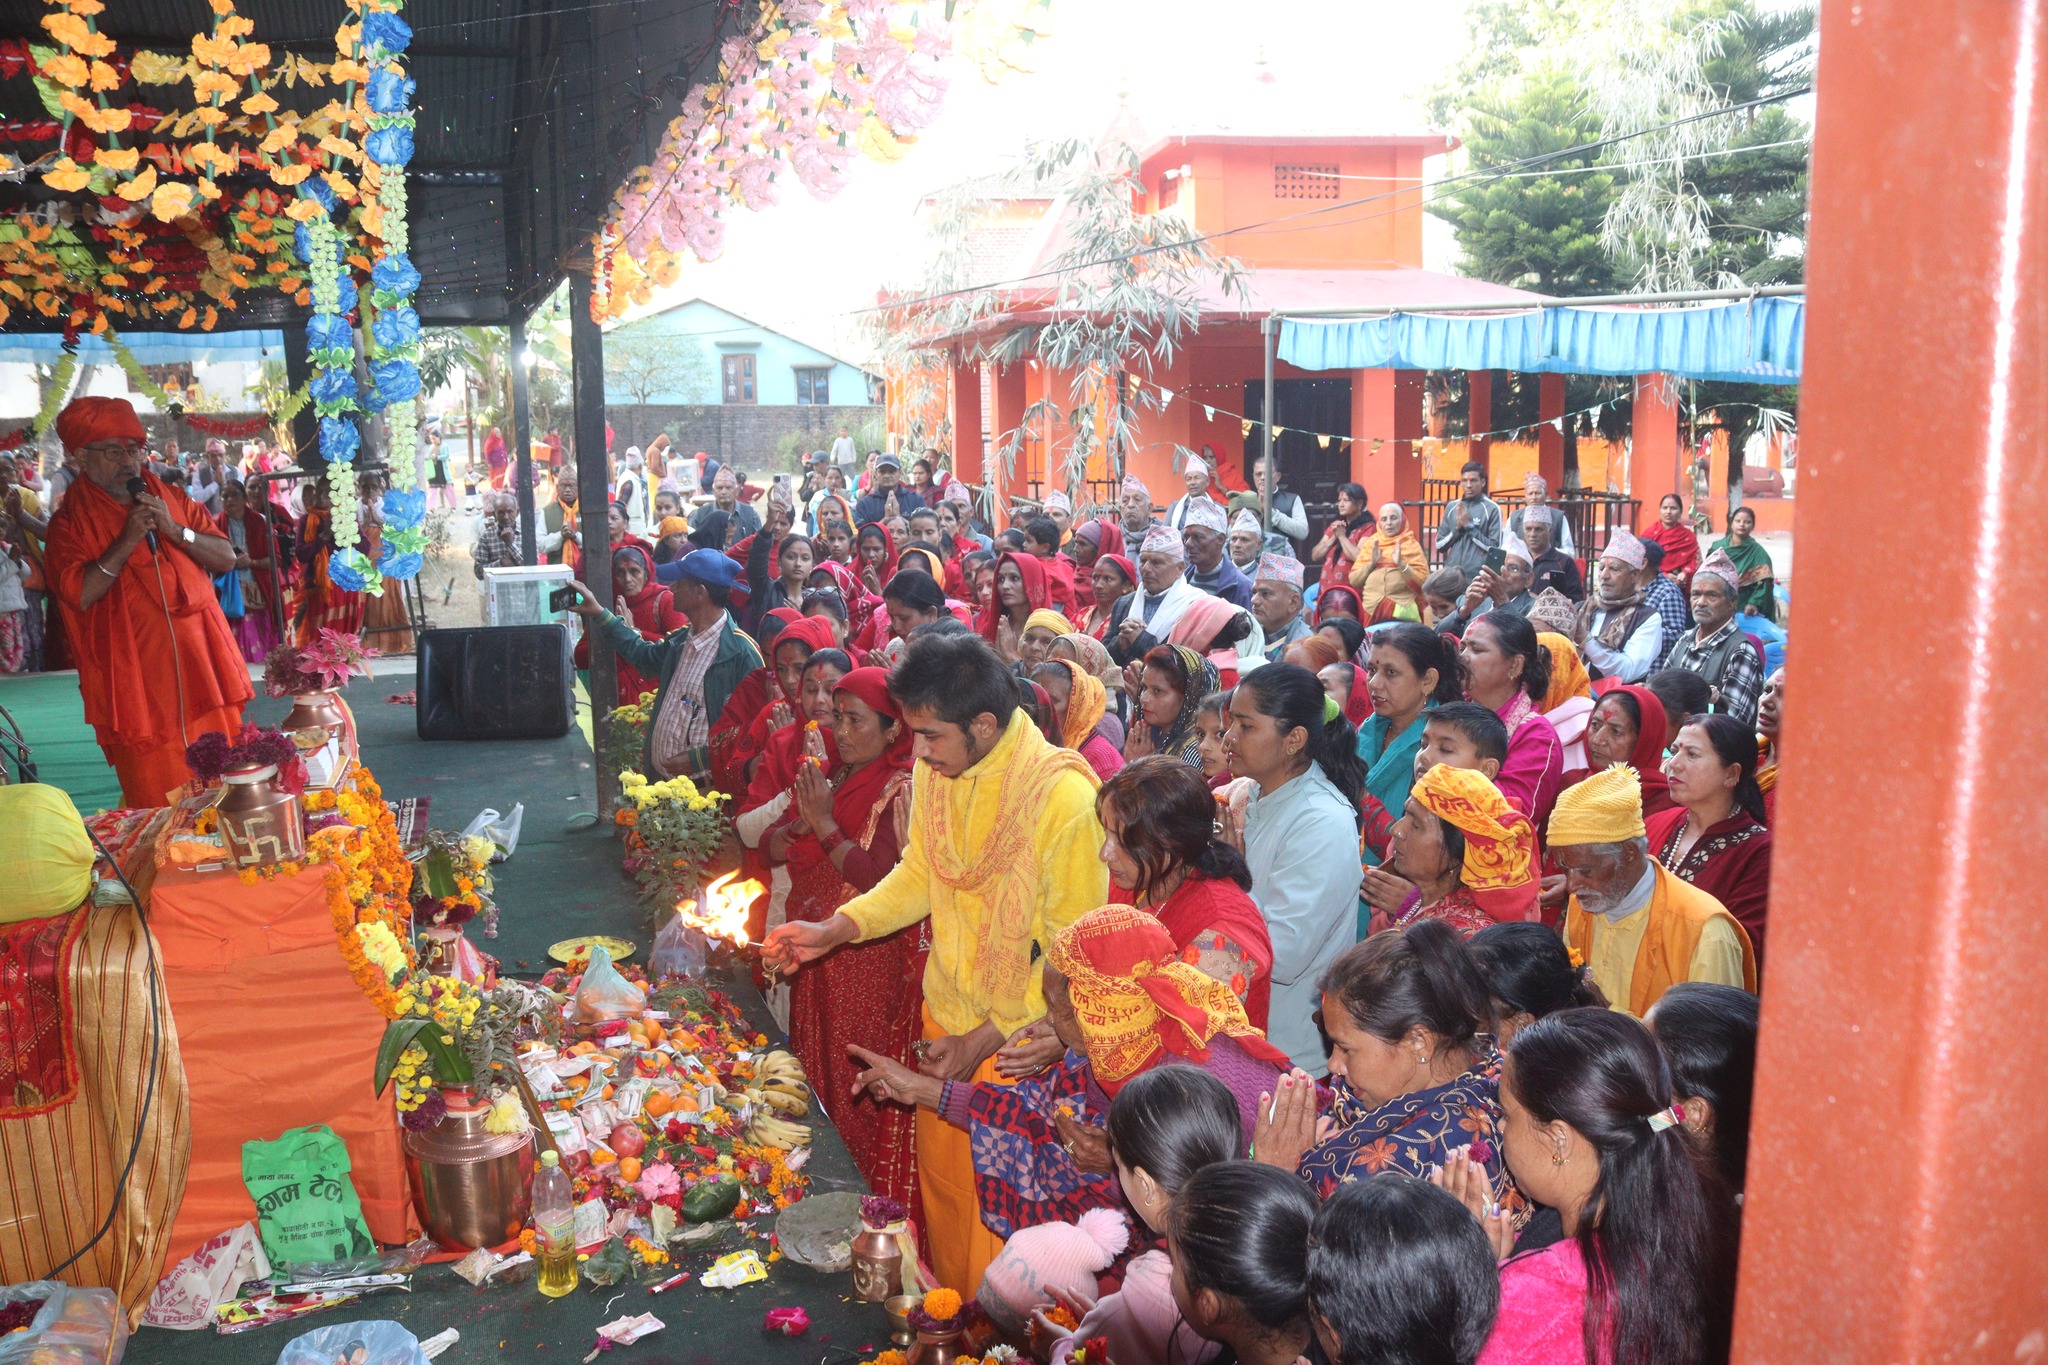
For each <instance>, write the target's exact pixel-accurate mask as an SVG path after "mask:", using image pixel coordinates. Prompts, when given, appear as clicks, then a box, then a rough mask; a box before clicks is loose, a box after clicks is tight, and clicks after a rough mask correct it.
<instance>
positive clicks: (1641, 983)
mask: <svg viewBox="0 0 2048 1365" xmlns="http://www.w3.org/2000/svg"><path fill="white" fill-rule="evenodd" d="M1549 843H1550V853H1551V856H1552V857H1553V858H1554V859H1556V861H1557V864H1558V866H1559V867H1561V868H1563V869H1564V874H1565V884H1566V886H1568V887H1569V888H1570V890H1571V901H1570V903H1569V904H1568V905H1567V906H1566V907H1565V919H1564V941H1565V944H1566V946H1568V947H1570V948H1571V949H1572V951H1573V952H1575V953H1577V954H1578V955H1579V957H1580V958H1581V959H1582V960H1583V961H1584V962H1585V963H1586V965H1587V969H1588V970H1589V971H1590V972H1591V973H1592V976H1593V981H1594V984H1596V985H1598V986H1599V987H1600V990H1601V993H1602V994H1604V995H1605V996H1606V997H1607V1003H1608V1004H1609V1005H1611V1006H1612V1007H1613V1008H1615V1009H1618V1010H1621V1011H1623V1012H1624V1013H1628V1014H1633V1015H1635V1016H1636V1017H1637V1018H1638V1019H1640V1018H1642V1017H1643V1016H1644V1015H1645V1014H1648V1013H1649V1012H1650V1006H1652V1005H1654V1004H1656V1003H1657V1000H1658V997H1660V996H1662V995H1663V994H1664V992H1665V991H1667V990H1669V989H1670V988H1671V987H1673V986H1675V985H1677V984H1678V983H1679V982H1681V981H1712V982H1717V983H1719V984H1721V985H1724V986H1740V987H1742V989H1744V990H1746V991H1751V992H1754V991H1755V990H1756V953H1755V952H1754V951H1753V950H1752V949H1751V947H1750V943H1749V935H1748V934H1746V933H1744V932H1743V929H1742V925H1741V924H1739V923H1738V922H1737V921H1736V919H1735V917H1734V916H1733V915H1731V914H1729V913H1728V911H1727V910H1725V909H1724V908H1722V905H1721V902H1719V901H1717V900H1715V899H1714V898H1713V897H1712V896H1710V895H1708V894H1707V893H1706V892H1704V891H1701V890H1699V889H1698V888H1697V887H1694V886H1693V885H1692V884H1691V883H1689V882H1686V881H1683V880H1681V879H1680V878H1678V877H1675V876H1673V875H1672V874H1671V873H1669V872H1667V871H1665V870H1664V868H1663V867H1662V866H1661V865H1660V864H1659V863H1658V862H1657V860H1656V859H1654V858H1652V857H1650V855H1649V844H1648V841H1647V840H1646V839H1645V837H1644V831H1643V788H1642V784H1641V782H1639V781H1638V780H1637V778H1636V775H1635V772H1634V770H1633V769H1631V768H1629V767H1628V766H1627V765H1625V764H1620V763H1617V764H1615V765H1614V766H1613V767H1611V768H1609V769H1607V770H1606V771H1605V772H1599V773H1595V774H1593V776H1591V777H1589V778H1587V779H1586V780H1585V781H1583V782H1581V783H1579V784H1577V785H1576V786H1572V787H1567V788H1565V790H1564V792H1563V793H1562V794H1561V795H1560V796H1559V797H1558V798H1557V807H1556V809H1554V810H1553V811H1552V812H1551V815H1550V831H1549Z"/></svg>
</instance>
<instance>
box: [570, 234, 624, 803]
mask: <svg viewBox="0 0 2048 1365" xmlns="http://www.w3.org/2000/svg"><path fill="white" fill-rule="evenodd" d="M590 293H591V284H590V276H589V275H588V274H585V273H583V272H581V271H578V272H576V273H573V274H571V275H570V276H569V355H570V363H571V369H572V371H573V373H572V375H571V378H570V385H571V388H572V390H573V391H574V394H575V402H576V494H577V508H576V512H577V529H578V530H579V531H580V532H581V533H582V536H583V567H582V570H581V572H582V578H583V584H584V586H586V587H588V588H589V589H590V590H591V591H592V592H593V593H595V594H597V600H598V601H599V602H602V603H603V604H604V605H605V607H606V608H607V609H609V608H610V607H611V605H612V556H611V551H610V549H609V548H608V547H609V546H610V544H611V526H610V512H611V501H612V498H611V480H610V478H609V477H608V475H607V471H606V468H605V448H604V333H603V331H602V330H600V329H599V327H598V325H597V323H596V322H595V321H594V320H593V319H592V318H591V316H590ZM618 696H619V673H618V660H617V659H616V658H615V657H614V656H613V654H612V646H611V642H610V641H609V640H607V639H605V637H604V636H603V635H602V634H601V633H599V632H596V631H593V632H592V633H591V637H590V716H591V727H590V733H591V737H592V738H593V739H594V740H595V741H596V750H597V752H598V753H600V754H601V753H603V752H604V750H605V742H606V740H607V739H608V738H609V736H610V734H611V728H612V725H611V712H612V707H613V706H614V705H615V704H617V701H618ZM595 766H596V768H597V816H598V819H600V820H604V819H607V818H608V817H609V815H610V812H611V808H612V801H613V800H614V798H616V797H617V796H618V784H617V781H616V779H615V778H614V777H613V775H612V774H611V773H610V772H609V771H608V770H607V769H606V768H605V765H604V764H602V763H599V764H596V765H595Z"/></svg>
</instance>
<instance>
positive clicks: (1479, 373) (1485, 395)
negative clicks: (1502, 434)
mask: <svg viewBox="0 0 2048 1365" xmlns="http://www.w3.org/2000/svg"><path fill="white" fill-rule="evenodd" d="M1465 393H1466V396H1467V403H1466V411H1465V430H1466V431H1468V432H1472V433H1475V434H1474V435H1473V436H1472V439H1471V442H1470V444H1469V446H1468V447H1467V449H1468V451H1469V453H1468V454H1467V456H1466V458H1467V459H1472V460H1477V461H1479V463H1481V464H1483V465H1485V466H1486V471H1487V472H1486V482H1487V485H1488V486H1489V487H1491V486H1492V484H1493V438H1492V437H1490V436H1480V435H1477V434H1476V433H1478V432H1482V431H1491V430H1493V371H1492V370H1468V371H1466V373H1465Z"/></svg>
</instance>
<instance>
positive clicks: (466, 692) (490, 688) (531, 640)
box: [415, 625, 576, 739]
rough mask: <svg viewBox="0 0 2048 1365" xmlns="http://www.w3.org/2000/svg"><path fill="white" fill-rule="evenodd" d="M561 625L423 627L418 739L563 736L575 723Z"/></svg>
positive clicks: (572, 678) (570, 668) (419, 656)
mask: <svg viewBox="0 0 2048 1365" xmlns="http://www.w3.org/2000/svg"><path fill="white" fill-rule="evenodd" d="M569 651H570V644H569V632H568V631H567V630H565V629H564V628H563V627H561V626H552V625H551V626H477V627H472V628H469V629H465V630H429V631H423V632H421V634H420V637H419V645H418V654H417V656H416V657H417V659H418V669H419V671H418V673H417V675H416V684H415V687H416V691H417V694H418V697H419V704H418V706H417V708H416V710H417V714H418V723H419V737H420V738H421V739H560V738H561V737H562V736H563V735H566V734H568V733H569V727H570V726H571V725H573V724H575V722H576V702H575V692H574V685H575V678H576V670H575V667H574V666H573V665H572V664H571V662H570V653H569Z"/></svg>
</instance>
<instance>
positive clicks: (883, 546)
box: [847, 521, 896, 606]
mask: <svg viewBox="0 0 2048 1365" xmlns="http://www.w3.org/2000/svg"><path fill="white" fill-rule="evenodd" d="M853 569H854V572H855V573H856V574H858V575H859V576H860V585H861V587H862V589H863V590H864V591H866V593H867V595H868V596H869V597H873V598H879V597H881V595H882V585H883V584H884V583H887V582H888V581H889V575H890V574H892V573H894V572H896V537H894V536H892V535H890V534H889V528H888V527H886V526H884V525H882V523H881V522H879V521H871V522H869V523H868V524H867V525H865V526H863V527H861V528H860V532H859V534H857V535H856V536H855V537H854V539H853ZM847 605H848V606H851V605H853V604H852V603H850V602H849V603H848V604H847Z"/></svg>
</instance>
